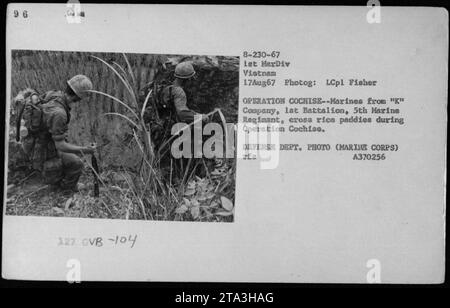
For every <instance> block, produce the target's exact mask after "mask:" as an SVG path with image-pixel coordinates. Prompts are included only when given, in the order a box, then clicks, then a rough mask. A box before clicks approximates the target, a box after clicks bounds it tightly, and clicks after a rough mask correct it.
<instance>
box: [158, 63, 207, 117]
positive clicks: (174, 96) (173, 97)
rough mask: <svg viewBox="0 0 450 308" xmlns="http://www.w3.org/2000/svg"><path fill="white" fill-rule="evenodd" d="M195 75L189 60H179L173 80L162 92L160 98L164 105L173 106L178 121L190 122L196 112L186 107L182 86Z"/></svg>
mask: <svg viewBox="0 0 450 308" xmlns="http://www.w3.org/2000/svg"><path fill="white" fill-rule="evenodd" d="M194 76H195V70H194V67H193V66H192V64H191V63H190V62H181V63H179V64H177V66H176V67H175V73H174V77H175V79H174V81H173V82H172V84H171V85H169V86H167V87H165V88H164V89H163V93H162V100H163V102H164V104H165V105H169V106H171V107H174V108H175V113H176V118H177V120H178V121H179V122H184V123H191V122H193V121H194V116H195V115H196V114H197V115H199V114H198V113H196V112H194V111H192V110H190V109H189V108H188V107H187V98H186V93H185V92H184V89H183V88H184V87H185V86H186V83H187V82H189V81H190V80H191V78H192V77H194Z"/></svg>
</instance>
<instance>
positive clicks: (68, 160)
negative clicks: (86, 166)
mask: <svg viewBox="0 0 450 308" xmlns="http://www.w3.org/2000/svg"><path fill="white" fill-rule="evenodd" d="M60 157H61V159H62V168H63V179H62V180H61V184H60V185H61V187H62V188H63V189H74V188H76V186H77V183H78V180H79V179H80V176H81V173H82V171H83V162H82V161H81V159H80V158H79V157H78V156H77V155H75V154H70V153H61V155H60Z"/></svg>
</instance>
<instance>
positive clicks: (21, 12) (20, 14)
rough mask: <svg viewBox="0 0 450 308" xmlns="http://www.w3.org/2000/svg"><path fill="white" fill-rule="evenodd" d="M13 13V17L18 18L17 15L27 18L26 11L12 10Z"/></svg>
mask: <svg viewBox="0 0 450 308" xmlns="http://www.w3.org/2000/svg"><path fill="white" fill-rule="evenodd" d="M13 14H14V18H18V17H23V18H28V11H19V10H14V11H13Z"/></svg>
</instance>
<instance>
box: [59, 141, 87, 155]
mask: <svg viewBox="0 0 450 308" xmlns="http://www.w3.org/2000/svg"><path fill="white" fill-rule="evenodd" d="M53 140H54V139H53ZM54 141H55V146H56V149H57V150H58V151H61V152H64V153H73V154H83V153H84V154H92V153H94V151H95V146H87V147H82V146H78V145H75V144H71V143H69V142H67V141H65V140H64V139H63V140H58V141H57V140H54Z"/></svg>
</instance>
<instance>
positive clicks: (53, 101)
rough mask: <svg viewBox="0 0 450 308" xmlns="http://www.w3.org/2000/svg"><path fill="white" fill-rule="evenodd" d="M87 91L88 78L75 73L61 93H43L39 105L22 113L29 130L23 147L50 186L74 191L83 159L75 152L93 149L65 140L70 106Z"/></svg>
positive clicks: (90, 88) (91, 151) (81, 152)
mask: <svg viewBox="0 0 450 308" xmlns="http://www.w3.org/2000/svg"><path fill="white" fill-rule="evenodd" d="M89 90H92V82H91V80H90V79H89V78H88V77H86V76H84V75H76V76H74V77H73V78H71V79H70V80H69V81H67V87H66V90H65V91H64V92H63V91H49V92H47V93H46V94H45V96H44V97H43V98H42V100H41V103H40V104H39V103H38V104H37V106H38V107H39V108H36V107H35V106H32V107H33V108H29V110H31V112H29V113H28V116H27V113H24V120H25V123H26V124H25V125H26V127H27V128H28V131H29V135H28V136H26V137H25V138H24V139H23V147H24V150H25V152H26V153H27V154H28V155H29V156H30V159H31V161H32V163H33V167H34V168H35V169H37V170H39V171H41V172H42V175H43V177H44V180H45V182H46V183H47V184H51V185H53V186H54V188H61V189H63V190H69V191H77V190H78V185H77V183H78V180H79V178H80V175H81V173H82V169H83V162H82V161H81V159H80V158H79V157H78V156H77V155H80V154H83V153H84V154H92V153H94V151H95V149H96V146H95V145H89V146H85V147H83V146H77V145H74V144H71V143H68V142H67V131H68V124H69V121H70V109H71V106H73V104H75V103H77V102H79V101H81V99H83V98H86V97H87V96H88V94H89V92H88V91H89ZM36 110H37V111H38V112H36ZM37 117H39V118H40V119H38V118H37ZM19 121H20V119H19ZM37 122H38V123H39V124H38V125H36V123H37ZM32 125H34V129H33V126H32ZM30 131H31V134H30Z"/></svg>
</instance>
